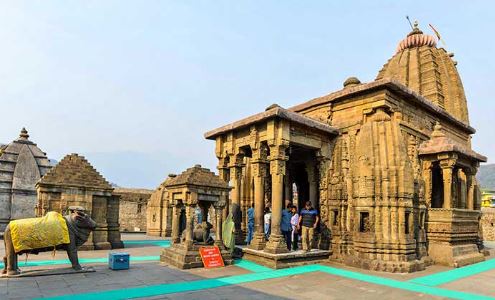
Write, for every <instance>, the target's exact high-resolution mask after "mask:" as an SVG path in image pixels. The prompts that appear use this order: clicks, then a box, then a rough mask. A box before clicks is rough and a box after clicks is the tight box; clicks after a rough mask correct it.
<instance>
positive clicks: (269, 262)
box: [238, 247, 331, 269]
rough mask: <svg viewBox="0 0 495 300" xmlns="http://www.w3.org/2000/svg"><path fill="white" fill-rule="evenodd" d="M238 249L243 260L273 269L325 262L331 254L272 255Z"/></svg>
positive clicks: (291, 253)
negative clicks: (241, 253)
mask: <svg viewBox="0 0 495 300" xmlns="http://www.w3.org/2000/svg"><path fill="white" fill-rule="evenodd" d="M238 248H240V249H242V252H243V258H245V259H248V260H250V261H253V262H256V263H259V264H261V265H264V266H267V267H269V268H273V269H283V268H289V267H293V266H302V265H308V264H316V263H321V262H324V261H327V260H328V258H329V257H330V254H331V251H330V250H320V249H313V250H311V251H309V252H305V251H303V250H298V251H294V252H288V253H280V254H272V253H267V252H265V251H263V250H253V249H250V248H247V247H238Z"/></svg>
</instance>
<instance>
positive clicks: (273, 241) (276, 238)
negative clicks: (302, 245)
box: [265, 234, 289, 254]
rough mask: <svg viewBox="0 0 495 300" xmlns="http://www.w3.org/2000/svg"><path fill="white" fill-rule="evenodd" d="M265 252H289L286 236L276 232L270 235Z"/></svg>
mask: <svg viewBox="0 0 495 300" xmlns="http://www.w3.org/2000/svg"><path fill="white" fill-rule="evenodd" d="M265 252H267V253H273V254H279V253H287V252H289V250H287V244H286V243H285V239H284V236H283V235H275V234H272V235H270V239H269V240H268V242H267V243H266V247H265Z"/></svg>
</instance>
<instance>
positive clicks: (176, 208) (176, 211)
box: [172, 203, 181, 244]
mask: <svg viewBox="0 0 495 300" xmlns="http://www.w3.org/2000/svg"><path fill="white" fill-rule="evenodd" d="M180 213H181V205H180V204H178V203H173V204H172V243H173V244H176V243H179V242H180V237H179V222H180Z"/></svg>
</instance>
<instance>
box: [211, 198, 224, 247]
mask: <svg viewBox="0 0 495 300" xmlns="http://www.w3.org/2000/svg"><path fill="white" fill-rule="evenodd" d="M220 197H224V198H225V196H220ZM225 204H226V200H225V199H221V200H220V201H218V202H215V203H214V204H213V206H214V207H215V245H216V246H218V247H219V248H220V249H223V241H222V239H223V237H222V222H223V218H222V210H223V209H224V207H225Z"/></svg>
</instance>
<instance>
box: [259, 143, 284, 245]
mask: <svg viewBox="0 0 495 300" xmlns="http://www.w3.org/2000/svg"><path fill="white" fill-rule="evenodd" d="M287 146H288V145H276V146H271V147H270V175H271V177H272V224H271V234H270V239H269V241H268V243H267V244H266V247H265V251H266V252H269V253H286V252H287V251H288V250H287V246H286V245H285V240H284V237H283V236H282V232H281V231H280V222H281V220H282V210H283V204H284V197H283V193H284V175H285V171H286V170H285V167H286V161H287V157H286V156H285V149H286V148H287Z"/></svg>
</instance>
